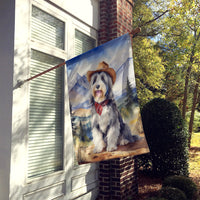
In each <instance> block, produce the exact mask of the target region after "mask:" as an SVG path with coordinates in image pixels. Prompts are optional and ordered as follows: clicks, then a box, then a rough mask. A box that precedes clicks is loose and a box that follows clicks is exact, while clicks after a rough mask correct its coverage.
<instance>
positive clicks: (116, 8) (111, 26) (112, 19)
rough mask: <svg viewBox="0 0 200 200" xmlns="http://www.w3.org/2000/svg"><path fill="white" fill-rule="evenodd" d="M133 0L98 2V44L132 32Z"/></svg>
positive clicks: (103, 0)
mask: <svg viewBox="0 0 200 200" xmlns="http://www.w3.org/2000/svg"><path fill="white" fill-rule="evenodd" d="M132 11H133V0H100V24H99V44H103V43H105V42H107V41H109V40H112V39H114V38H117V37H119V36H121V35H123V34H125V33H128V32H131V31H132Z"/></svg>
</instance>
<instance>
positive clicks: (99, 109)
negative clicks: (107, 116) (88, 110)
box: [94, 99, 109, 115]
mask: <svg viewBox="0 0 200 200" xmlns="http://www.w3.org/2000/svg"><path fill="white" fill-rule="evenodd" d="M108 102H109V100H108V99H107V100H105V101H103V102H101V103H97V102H95V103H94V105H95V109H96V112H97V113H98V114H99V115H101V113H102V111H103V107H104V106H105V105H107V104H108Z"/></svg>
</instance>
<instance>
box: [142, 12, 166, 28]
mask: <svg viewBox="0 0 200 200" xmlns="http://www.w3.org/2000/svg"><path fill="white" fill-rule="evenodd" d="M167 12H169V10H166V11H165V12H163V13H162V14H161V15H159V16H157V17H156V18H154V19H152V20H149V21H148V22H146V23H144V24H142V25H141V26H140V27H143V26H146V25H148V24H150V23H152V22H154V21H156V20H157V19H159V18H160V17H162V16H163V15H165V14H166V13H167Z"/></svg>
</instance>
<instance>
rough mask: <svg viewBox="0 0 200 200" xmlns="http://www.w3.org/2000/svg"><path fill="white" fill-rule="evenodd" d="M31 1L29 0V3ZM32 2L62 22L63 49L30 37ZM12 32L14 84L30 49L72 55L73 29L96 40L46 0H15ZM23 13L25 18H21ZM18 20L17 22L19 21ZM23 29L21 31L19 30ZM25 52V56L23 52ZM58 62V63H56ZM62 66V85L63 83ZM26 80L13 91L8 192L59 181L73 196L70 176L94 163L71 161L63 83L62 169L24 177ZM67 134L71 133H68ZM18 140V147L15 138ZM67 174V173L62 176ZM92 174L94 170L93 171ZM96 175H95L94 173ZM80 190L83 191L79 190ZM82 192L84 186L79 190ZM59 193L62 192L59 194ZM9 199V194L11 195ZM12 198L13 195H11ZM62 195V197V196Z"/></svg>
mask: <svg viewBox="0 0 200 200" xmlns="http://www.w3.org/2000/svg"><path fill="white" fill-rule="evenodd" d="M30 2H31V3H30ZM32 5H34V6H36V7H38V8H39V9H41V10H44V11H45V12H47V13H49V14H50V15H52V16H54V17H56V18H58V19H60V20H61V21H63V22H64V23H65V45H64V50H62V49H58V48H56V47H49V46H48V45H46V46H44V45H43V44H42V43H41V42H38V41H35V40H34V39H32V38H31V23H30V22H31V10H32ZM16 7H17V8H18V9H17V12H16V16H17V18H16V24H17V26H16V35H15V41H16V42H15V51H16V54H15V61H14V62H15V69H14V86H16V85H17V82H18V81H20V80H25V79H27V78H29V67H30V59H31V53H30V52H31V49H34V50H36V51H37V50H38V51H40V52H43V53H46V54H49V55H52V56H55V57H58V58H60V59H63V60H68V59H70V58H72V57H74V40H75V29H78V30H79V31H81V32H83V33H85V34H87V35H88V36H90V37H92V38H94V39H95V40H96V41H97V31H96V30H95V29H91V27H89V26H87V25H86V24H82V23H81V21H78V20H77V19H74V18H73V17H72V16H70V15H67V14H66V13H64V12H63V11H60V10H59V8H56V7H54V6H53V5H51V4H48V3H47V2H46V1H43V0H32V1H27V0H23V2H20V1H17V3H16ZM24 16H26V18H24ZM19 24H20V25H19ZM21 30H23V35H22V31H21ZM27 55H28V56H27ZM58 64H59V63H58ZM66 74H67V73H66V66H65V78H64V79H65V86H67V76H66ZM29 86H30V85H29V82H27V83H25V84H24V85H23V86H21V87H20V88H18V87H16V89H15V90H14V91H13V119H14V120H13V139H12V153H11V154H12V155H11V181H10V183H11V192H10V195H11V197H12V195H14V194H15V193H16V190H15V189H17V190H18V193H19V194H24V196H23V197H21V196H20V197H19V200H20V199H22V198H23V200H24V199H25V200H26V199H28V197H29V196H30V195H32V193H33V191H41V190H43V189H44V190H46V188H48V187H49V185H60V186H61V187H62V188H63V189H62V190H63V195H65V194H70V195H67V196H68V197H67V199H68V198H69V199H71V198H75V197H76V193H77V191H72V189H71V188H72V185H71V178H72V177H73V176H77V174H80V173H82V174H84V173H85V174H87V173H88V172H89V171H90V170H93V169H96V164H87V165H82V166H77V165H74V163H73V160H74V157H73V156H74V153H73V138H72V135H71V133H72V128H71V118H70V111H69V97H68V87H64V93H65V94H64V98H65V100H64V101H65V102H64V145H63V146H64V149H63V170H60V171H57V172H53V173H51V174H47V175H44V176H41V177H36V178H28V177H27V169H28V159H27V158H28V116H29V113H28V110H29V91H30V90H29ZM70 135H71V136H70ZM18 140H19V141H20V147H19V146H18V144H17V143H16V141H18ZM66 174H67V177H66ZM96 176H98V172H97V171H96ZM97 179H98V177H97ZM81 190H83V191H81ZM79 191H80V192H82V193H84V192H86V191H85V189H84V188H82V189H80V190H79ZM61 196H62V194H61ZM11 199H12V198H11ZM13 199H15V198H13ZM65 199H66V197H65Z"/></svg>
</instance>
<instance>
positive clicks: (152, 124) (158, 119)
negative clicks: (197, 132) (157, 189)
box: [141, 98, 188, 177]
mask: <svg viewBox="0 0 200 200" xmlns="http://www.w3.org/2000/svg"><path fill="white" fill-rule="evenodd" d="M141 115H142V121H143V127H144V132H145V136H146V139H147V142H148V145H149V149H150V155H151V159H152V170H153V171H152V172H153V173H154V175H157V176H159V177H166V176H169V175H188V132H187V129H186V126H185V123H184V120H183V119H182V117H181V113H180V111H179V109H178V108H177V107H176V105H175V104H173V103H170V102H169V101H167V100H165V99H160V98H155V99H153V100H152V101H150V102H148V103H147V104H146V105H144V107H143V109H142V111H141Z"/></svg>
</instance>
